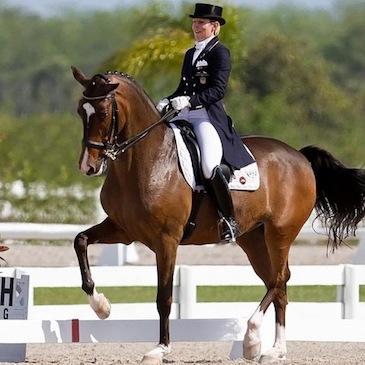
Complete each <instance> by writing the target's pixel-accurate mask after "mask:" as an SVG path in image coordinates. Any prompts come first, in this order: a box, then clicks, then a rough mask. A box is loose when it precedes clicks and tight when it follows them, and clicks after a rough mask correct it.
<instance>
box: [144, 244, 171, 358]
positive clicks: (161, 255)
mask: <svg viewBox="0 0 365 365" xmlns="http://www.w3.org/2000/svg"><path fill="white" fill-rule="evenodd" d="M176 252H177V245H175V244H174V243H170V247H169V248H168V250H167V252H166V251H164V252H156V260H157V271H158V289H157V299H156V303H157V310H158V314H159V316H160V339H159V343H158V345H157V347H156V348H154V349H153V350H152V351H150V352H148V353H147V354H146V355H145V356H144V357H143V360H142V364H143V365H158V364H161V363H162V358H163V357H164V356H166V355H167V354H169V353H170V352H171V345H170V328H169V317H170V312H171V304H172V289H173V276H174V269H175V262H176Z"/></svg>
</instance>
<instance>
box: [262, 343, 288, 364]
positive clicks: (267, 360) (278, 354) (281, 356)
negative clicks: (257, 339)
mask: <svg viewBox="0 0 365 365" xmlns="http://www.w3.org/2000/svg"><path fill="white" fill-rule="evenodd" d="M284 360H286V353H285V352H283V351H280V350H279V349H277V348H275V347H274V348H272V349H271V350H270V351H268V352H267V353H265V354H263V355H262V356H261V357H260V361H259V363H260V364H261V365H265V364H272V363H274V362H275V363H276V362H279V361H284Z"/></svg>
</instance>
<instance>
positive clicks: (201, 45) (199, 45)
mask: <svg viewBox="0 0 365 365" xmlns="http://www.w3.org/2000/svg"><path fill="white" fill-rule="evenodd" d="M214 37H215V35H212V36H211V37H209V38H207V39H204V41H200V42H195V49H196V50H198V51H201V50H203V49H204V48H205V47H206V46H207V44H208V43H209V42H210V41H211V40H212V39H213V38H214Z"/></svg>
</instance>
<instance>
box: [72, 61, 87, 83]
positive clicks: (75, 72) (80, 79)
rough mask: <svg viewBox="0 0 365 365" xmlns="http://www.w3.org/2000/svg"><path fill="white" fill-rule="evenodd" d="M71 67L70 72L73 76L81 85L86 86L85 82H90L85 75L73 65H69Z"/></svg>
mask: <svg viewBox="0 0 365 365" xmlns="http://www.w3.org/2000/svg"><path fill="white" fill-rule="evenodd" d="M71 69H72V73H73V75H74V78H75V79H76V80H77V81H78V82H79V83H80V84H81V85H82V86H84V87H85V88H86V86H87V84H88V83H89V82H90V80H89V79H87V78H86V76H85V75H84V73H83V72H82V71H81V70H79V69H78V68H77V67H75V66H71Z"/></svg>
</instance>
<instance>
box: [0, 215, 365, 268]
mask: <svg viewBox="0 0 365 365" xmlns="http://www.w3.org/2000/svg"><path fill="white" fill-rule="evenodd" d="M89 227H90V225H77V224H43V223H0V240H2V241H6V240H19V239H20V240H32V239H34V240H73V239H74V238H75V236H76V235H77V234H78V233H79V232H81V231H83V230H85V229H87V228H89ZM326 239H327V236H326V232H325V228H324V227H322V226H320V225H319V224H318V223H316V221H315V222H314V223H313V222H312V220H308V222H307V223H306V224H305V225H304V226H303V228H302V230H301V231H300V232H299V234H298V236H297V238H296V240H302V241H316V240H326ZM353 239H355V240H358V242H359V245H358V249H357V253H356V255H355V256H354V261H353V263H354V264H365V227H360V228H359V229H358V230H357V233H356V237H353ZM126 263H133V264H135V263H138V254H137V251H136V248H135V246H134V245H133V244H132V245H129V246H126V245H123V244H113V245H105V246H104V248H103V252H102V254H101V257H100V258H99V262H98V265H100V266H115V265H124V264H126Z"/></svg>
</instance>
